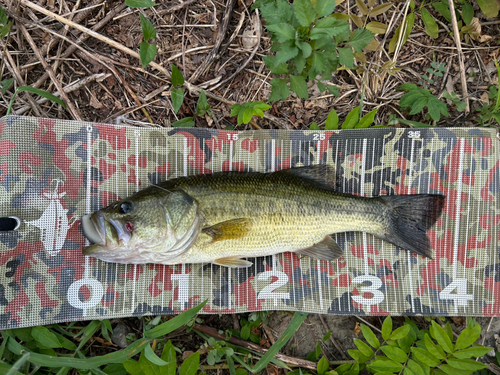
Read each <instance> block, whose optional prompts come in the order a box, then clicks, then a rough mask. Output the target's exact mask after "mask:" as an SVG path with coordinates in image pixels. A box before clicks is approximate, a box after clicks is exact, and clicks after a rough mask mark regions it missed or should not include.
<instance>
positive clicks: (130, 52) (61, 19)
mask: <svg viewBox="0 0 500 375" xmlns="http://www.w3.org/2000/svg"><path fill="white" fill-rule="evenodd" d="M233 1H234V0H233ZM20 2H21V4H23V5H26V6H27V7H30V8H32V9H34V10H37V11H38V12H40V13H43V14H45V15H46V16H49V17H51V18H53V19H55V20H57V21H59V22H61V23H64V24H65V25H69V26H71V27H73V28H75V29H77V30H80V31H82V32H84V33H86V34H89V35H90V36H93V37H94V38H96V39H99V40H100V41H101V42H104V43H107V44H109V45H110V46H112V47H113V48H116V49H118V50H120V51H122V52H125V53H126V54H128V55H130V56H133V57H135V58H136V59H138V60H139V61H140V59H141V57H140V56H139V54H138V53H137V52H135V51H134V50H131V49H130V48H127V47H125V46H124V45H123V44H121V43H118V42H116V41H114V40H113V39H110V38H107V37H105V36H103V35H101V34H99V33H96V32H95V31H92V30H90V29H87V28H86V27H84V26H81V25H79V24H77V23H75V22H72V21H70V20H68V19H67V18H64V17H61V16H59V15H57V14H55V13H53V12H51V11H49V10H47V9H45V8H43V7H41V6H39V5H37V4H33V3H32V2H31V1H28V0H20ZM149 65H151V67H153V68H155V69H156V70H158V71H159V72H161V73H162V74H165V75H166V76H167V77H168V78H170V72H169V71H168V70H167V69H165V68H164V67H163V66H161V65H160V64H157V63H155V62H150V63H149Z"/></svg>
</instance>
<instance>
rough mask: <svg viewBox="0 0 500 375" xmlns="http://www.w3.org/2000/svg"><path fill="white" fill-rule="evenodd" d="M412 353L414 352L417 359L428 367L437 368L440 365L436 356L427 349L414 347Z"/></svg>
mask: <svg viewBox="0 0 500 375" xmlns="http://www.w3.org/2000/svg"><path fill="white" fill-rule="evenodd" d="M411 351H412V352H413V355H414V356H415V359H418V360H419V361H420V362H422V363H425V364H426V365H427V366H430V367H435V366H437V365H439V363H440V362H439V359H437V358H436V357H435V356H434V355H432V354H431V353H429V352H428V351H427V350H425V349H422V348H417V347H412V348H411Z"/></svg>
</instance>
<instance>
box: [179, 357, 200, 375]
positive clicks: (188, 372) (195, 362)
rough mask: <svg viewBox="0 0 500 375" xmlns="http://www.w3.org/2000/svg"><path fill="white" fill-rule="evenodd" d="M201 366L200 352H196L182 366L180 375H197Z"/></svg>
mask: <svg viewBox="0 0 500 375" xmlns="http://www.w3.org/2000/svg"><path fill="white" fill-rule="evenodd" d="M199 365H200V352H195V353H193V354H191V355H190V356H189V357H187V358H186V359H185V361H184V362H183V363H182V365H181V369H180V371H179V375H196V373H197V372H198V366H199Z"/></svg>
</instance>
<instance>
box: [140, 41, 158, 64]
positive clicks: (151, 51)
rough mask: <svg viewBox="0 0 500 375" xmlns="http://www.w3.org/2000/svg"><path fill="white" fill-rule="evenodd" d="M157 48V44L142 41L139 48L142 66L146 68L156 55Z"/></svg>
mask: <svg viewBox="0 0 500 375" xmlns="http://www.w3.org/2000/svg"><path fill="white" fill-rule="evenodd" d="M156 52H157V48H156V45H155V44H149V43H148V42H145V41H144V42H142V43H141V46H140V50H139V56H140V58H141V64H142V67H143V68H145V67H146V66H147V65H148V64H149V63H150V62H151V61H153V60H154V58H155V56H156Z"/></svg>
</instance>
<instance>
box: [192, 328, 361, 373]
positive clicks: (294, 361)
mask: <svg viewBox="0 0 500 375" xmlns="http://www.w3.org/2000/svg"><path fill="white" fill-rule="evenodd" d="M193 328H194V329H195V330H197V331H200V332H203V333H205V334H207V335H210V336H212V337H215V338H218V339H220V340H225V341H229V342H230V343H231V344H233V345H238V346H241V347H243V348H245V349H249V350H253V351H254V352H257V353H260V354H265V353H266V352H267V349H264V348H263V347H261V346H259V345H256V344H254V343H250V342H247V341H244V340H242V339H239V338H237V337H230V338H229V339H228V340H227V339H226V336H225V335H221V334H219V332H218V331H217V330H216V329H215V328H211V327H207V326H202V325H199V324H195V325H194V326H193ZM275 358H276V359H278V360H280V361H283V362H285V363H288V364H290V365H294V366H299V367H302V368H307V369H310V370H316V367H317V365H316V363H314V362H311V361H307V360H305V359H300V358H294V357H289V356H287V355H284V354H280V353H278V354H276V357H275ZM353 362H354V361H353ZM349 363H351V362H349Z"/></svg>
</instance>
